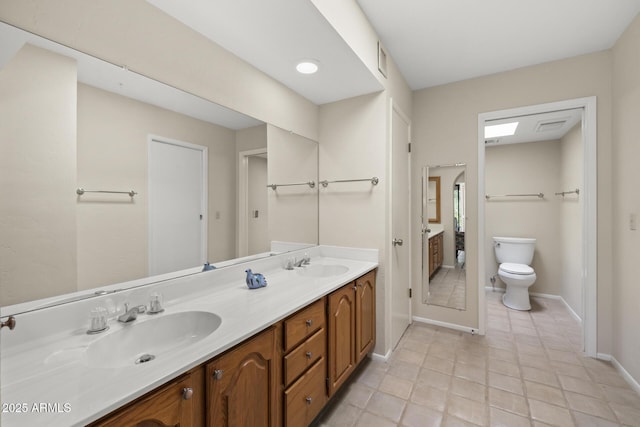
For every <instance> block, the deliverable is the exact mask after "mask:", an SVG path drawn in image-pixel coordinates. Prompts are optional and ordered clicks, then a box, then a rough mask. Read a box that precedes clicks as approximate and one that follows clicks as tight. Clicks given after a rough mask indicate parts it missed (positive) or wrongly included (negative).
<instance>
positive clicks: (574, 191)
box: [555, 188, 580, 197]
mask: <svg viewBox="0 0 640 427" xmlns="http://www.w3.org/2000/svg"><path fill="white" fill-rule="evenodd" d="M555 194H556V196H562V197H564V196H566V195H567V194H580V189H579V188H576V189H575V190H571V191H561V192H559V193H555Z"/></svg>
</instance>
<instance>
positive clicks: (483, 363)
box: [456, 350, 487, 369]
mask: <svg viewBox="0 0 640 427" xmlns="http://www.w3.org/2000/svg"><path fill="white" fill-rule="evenodd" d="M456 362H460V363H464V364H467V365H471V366H476V367H478V368H482V369H485V368H486V367H487V357H486V356H485V355H481V354H478V353H477V352H472V351H460V350H458V351H457V352H456Z"/></svg>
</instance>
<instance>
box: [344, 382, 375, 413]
mask: <svg viewBox="0 0 640 427" xmlns="http://www.w3.org/2000/svg"><path fill="white" fill-rule="evenodd" d="M374 392H375V390H374V389H372V388H371V387H368V386H366V385H364V384H360V383H358V382H353V383H351V384H349V387H348V388H347V390H346V393H345V394H344V401H345V402H347V403H349V404H351V405H353V406H355V407H357V408H361V409H364V408H365V407H366V406H367V403H369V399H371V396H372V395H373V393H374Z"/></svg>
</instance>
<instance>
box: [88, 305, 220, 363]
mask: <svg viewBox="0 0 640 427" xmlns="http://www.w3.org/2000/svg"><path fill="white" fill-rule="evenodd" d="M153 316H158V317H153ZM221 323H222V319H220V317H219V316H218V315H216V314H213V313H209V312H206V311H185V312H181V313H173V314H158V315H145V316H142V315H141V316H140V317H138V320H135V321H133V322H132V323H130V324H125V325H123V327H122V329H119V330H117V331H113V332H111V333H107V335H104V336H103V337H100V338H99V339H98V340H96V341H94V342H93V343H91V344H90V345H89V346H88V347H87V350H86V352H85V358H86V362H87V364H88V365H89V366H92V367H96V368H118V367H125V366H134V365H135V364H144V363H147V362H150V361H152V360H154V359H155V358H157V357H160V356H161V355H163V354H164V353H167V352H169V351H171V350H176V349H181V348H184V347H186V346H188V345H191V344H193V343H196V342H198V341H200V340H201V339H203V338H205V337H207V336H208V335H210V334H211V333H213V332H214V331H215V330H216V329H218V327H219V326H220V324H221Z"/></svg>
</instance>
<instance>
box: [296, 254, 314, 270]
mask: <svg viewBox="0 0 640 427" xmlns="http://www.w3.org/2000/svg"><path fill="white" fill-rule="evenodd" d="M310 263H311V257H310V256H309V255H308V254H304V256H303V257H302V258H300V261H297V262H294V263H293V266H294V267H302V266H303V265H309V264H310Z"/></svg>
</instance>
